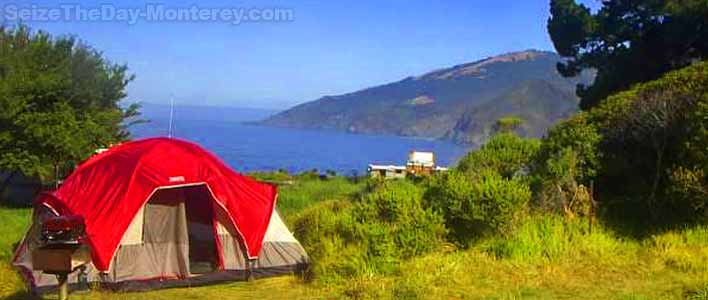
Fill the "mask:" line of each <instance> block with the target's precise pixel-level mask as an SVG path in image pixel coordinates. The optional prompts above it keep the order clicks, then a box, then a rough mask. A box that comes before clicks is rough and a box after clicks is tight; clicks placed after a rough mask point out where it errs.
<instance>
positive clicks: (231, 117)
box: [130, 105, 469, 175]
mask: <svg viewBox="0 0 708 300" xmlns="http://www.w3.org/2000/svg"><path fill="white" fill-rule="evenodd" d="M142 111H143V117H142V118H143V119H146V120H149V122H148V123H144V124H138V125H133V126H132V127H131V128H130V130H131V133H132V135H133V137H134V138H147V137H155V136H166V135H167V133H168V127H169V125H168V123H169V122H168V120H169V107H167V106H161V105H144V106H143V109H142ZM273 113H275V111H268V110H259V109H239V108H224V107H206V106H176V108H175V111H174V117H173V131H172V132H173V136H174V137H176V138H180V139H186V140H189V141H193V142H196V143H198V144H200V145H202V146H203V147H205V148H206V149H208V150H210V151H212V152H213V153H215V154H216V155H218V156H219V157H221V159H223V160H224V161H225V162H226V163H227V164H229V165H230V166H231V167H232V168H234V169H236V170H238V171H241V172H249V171H274V170H278V169H285V170H288V171H289V172H302V171H306V170H312V169H317V170H319V171H321V172H323V171H326V170H333V171H336V172H337V173H338V174H343V175H352V174H359V175H361V174H364V173H365V172H366V167H367V165H368V164H370V163H375V164H401V165H402V164H405V161H406V159H407V156H408V153H409V152H410V151H411V150H419V151H433V152H435V156H436V162H437V164H438V165H441V166H448V165H451V164H454V163H455V162H456V161H457V160H458V159H459V158H460V157H462V155H464V154H465V153H466V152H467V151H468V150H469V149H467V148H465V147H463V146H460V145H456V144H454V143H449V142H444V141H437V140H429V139H421V138H407V137H397V136H386V135H361V134H349V133H342V132H334V131H319V130H300V129H289V128H275V127H266V126H259V125H249V124H246V123H245V122H248V121H254V120H260V119H263V118H265V117H267V116H269V115H271V114H273Z"/></svg>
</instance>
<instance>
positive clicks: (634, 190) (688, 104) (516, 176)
mask: <svg viewBox="0 0 708 300" xmlns="http://www.w3.org/2000/svg"><path fill="white" fill-rule="evenodd" d="M707 87H708V62H701V63H696V64H694V65H692V66H689V67H687V68H684V69H681V70H678V71H674V72H671V73H668V74H666V75H665V76H664V77H662V78H661V79H659V80H657V81H652V82H648V83H644V84H639V85H636V86H635V87H633V88H632V89H630V90H628V91H625V92H622V93H619V94H616V95H614V96H611V97H609V98H608V99H607V100H606V101H604V102H603V103H602V104H601V105H599V106H598V107H596V108H594V109H592V110H589V111H585V112H582V113H580V114H578V115H576V116H574V117H572V118H570V119H568V120H566V121H564V122H562V123H560V124H559V125H557V126H555V127H554V128H553V129H552V130H551V131H550V132H549V134H548V135H547V136H546V137H545V138H544V139H541V140H536V139H526V138H522V137H519V136H517V135H516V134H514V133H513V130H510V129H513V127H512V128H507V130H499V131H498V133H497V134H496V135H494V136H493V137H492V138H491V139H490V140H489V142H487V143H486V144H485V145H484V146H482V147H481V148H480V149H478V150H476V151H473V152H471V153H469V154H468V155H466V156H465V157H464V158H462V159H461V161H460V163H459V165H458V166H457V167H456V168H454V169H453V170H451V171H449V172H446V173H442V174H439V175H436V176H433V177H430V178H424V179H405V180H396V181H379V180H373V179H371V180H365V179H361V178H360V179H353V178H350V179H348V178H343V177H333V178H332V177H325V178H321V177H320V176H317V175H316V174H315V173H305V174H300V175H295V176H291V175H288V174H285V173H266V174H253V176H255V177H257V178H260V179H263V180H270V181H281V182H284V183H285V184H283V185H281V196H280V198H279V207H280V209H281V211H282V212H283V215H284V218H285V220H286V222H287V223H288V224H289V225H290V228H291V230H293V231H294V233H295V235H296V237H297V238H298V239H299V240H300V241H301V242H302V244H303V246H304V247H305V248H306V250H307V251H308V253H309V255H310V256H311V259H312V262H313V263H312V265H311V266H310V268H309V269H308V270H307V271H306V272H305V273H304V274H302V275H301V276H296V277H284V278H274V279H266V280H263V281H256V282H251V283H229V284H222V285H216V286H210V287H195V288H187V289H171V290H164V291H152V292H148V293H122V294H118V295H116V294H112V293H108V292H101V291H93V292H91V293H89V294H84V295H75V296H76V298H82V297H85V298H114V297H115V296H120V297H123V298H127V299H137V298H144V297H149V298H156V299H160V298H164V299H166V298H169V297H174V296H177V295H179V296H186V295H188V296H189V297H190V298H195V299H206V298H209V297H238V295H242V296H253V295H258V296H262V297H264V298H281V297H289V298H302V299H305V298H308V299H309V298H313V297H314V298H317V297H322V298H328V299H329V298H348V299H382V298H383V299H387V298H390V299H440V298H455V299H467V298H469V299H708V225H707V224H706V221H707V218H706V211H707V209H706V206H707V205H706V201H707V200H706V199H708V198H707V197H705V196H704V195H706V194H705V193H706V191H708V186H707V185H706V180H705V177H704V176H705V175H704V174H705V173H706V172H707V171H708V170H706V169H705V168H708V157H707V156H706V155H704V154H703V152H704V150H705V149H706V146H708V130H706V128H707V126H708V123H706V120H708V118H706V115H707V113H708V88H707ZM501 123H503V124H506V123H513V124H514V126H518V125H520V124H519V121H518V119H517V118H508V119H505V120H500V124H501ZM591 187H592V188H591ZM2 214H3V215H2V217H3V220H6V222H7V224H8V225H6V226H4V227H3V230H7V234H4V235H3V238H2V239H0V242H2V243H3V244H4V246H3V249H4V250H3V252H2V255H3V259H4V260H5V261H8V260H9V259H10V256H11V253H10V251H9V250H8V249H10V248H11V243H13V242H15V241H17V240H18V239H19V237H20V232H21V228H24V227H25V226H27V222H29V211H28V210H26V209H20V210H17V209H3V210H2ZM0 270H2V273H0V274H2V275H0V276H2V278H3V282H7V283H8V284H6V285H5V286H4V288H3V289H4V290H3V293H5V294H6V295H11V296H13V298H23V297H24V296H26V295H25V294H23V293H22V283H21V282H20V280H19V279H18V278H17V276H16V275H14V274H13V273H12V271H11V270H10V268H9V266H8V265H7V264H4V265H3V267H2V269H0Z"/></svg>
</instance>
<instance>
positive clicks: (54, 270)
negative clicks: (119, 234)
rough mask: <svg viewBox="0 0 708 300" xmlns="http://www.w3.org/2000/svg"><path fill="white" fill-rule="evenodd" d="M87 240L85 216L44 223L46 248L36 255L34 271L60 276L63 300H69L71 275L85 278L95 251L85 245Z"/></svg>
mask: <svg viewBox="0 0 708 300" xmlns="http://www.w3.org/2000/svg"><path fill="white" fill-rule="evenodd" d="M85 236H86V226H85V225H84V219H83V218H82V217H81V216H59V217H51V218H49V219H46V220H45V221H44V222H43V223H42V234H41V240H42V246H40V247H39V248H37V249H35V250H34V251H32V267H33V269H34V270H38V271H42V272H44V273H47V274H53V275H56V277H57V281H58V282H59V286H58V287H59V299H60V300H65V299H67V296H68V293H69V291H68V279H69V274H71V273H72V272H74V271H77V270H78V271H80V273H81V274H83V275H85V271H86V265H87V264H88V263H89V262H91V251H90V249H89V247H88V246H87V245H85V244H84V243H83V240H84V238H85ZM81 274H80V275H81ZM79 277H80V278H81V277H83V278H85V276H79Z"/></svg>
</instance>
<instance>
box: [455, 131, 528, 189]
mask: <svg viewBox="0 0 708 300" xmlns="http://www.w3.org/2000/svg"><path fill="white" fill-rule="evenodd" d="M539 146H540V142H539V141H538V140H535V139H526V138H522V137H519V136H517V135H515V134H513V133H500V134H497V135H495V136H493V137H492V138H491V139H489V141H487V143H485V144H484V146H482V147H481V148H480V149H479V150H477V151H472V152H470V153H469V154H467V155H466V156H465V157H463V158H462V159H461V160H460V162H459V164H458V165H457V169H458V170H460V171H462V172H467V173H472V172H478V171H480V170H485V169H491V170H494V171H496V172H497V173H499V174H501V176H503V177H505V178H511V177H513V176H514V175H516V174H518V173H519V172H522V171H524V168H525V167H527V166H528V165H529V163H530V162H531V161H532V160H533V157H534V156H535V155H536V152H537V151H538V149H539Z"/></svg>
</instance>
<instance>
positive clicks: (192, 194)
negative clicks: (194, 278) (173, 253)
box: [184, 186, 218, 274]
mask: <svg viewBox="0 0 708 300" xmlns="http://www.w3.org/2000/svg"><path fill="white" fill-rule="evenodd" d="M185 193H186V197H185V203H184V204H185V213H186V217H187V235H188V237H189V272H190V273H191V274H201V273H209V272H213V271H216V270H217V269H218V258H217V257H218V256H217V248H216V237H215V236H214V227H213V226H214V222H213V220H214V209H213V207H212V203H211V199H210V197H209V196H208V195H209V193H208V191H206V188H205V187H204V186H197V187H190V188H186V189H185ZM205 197H206V198H205Z"/></svg>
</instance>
